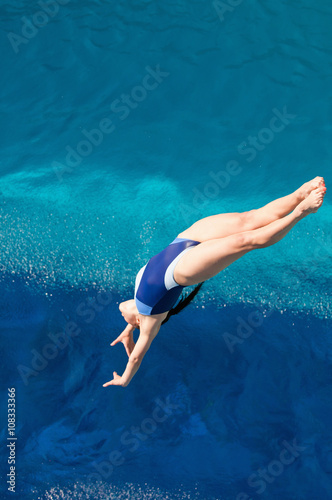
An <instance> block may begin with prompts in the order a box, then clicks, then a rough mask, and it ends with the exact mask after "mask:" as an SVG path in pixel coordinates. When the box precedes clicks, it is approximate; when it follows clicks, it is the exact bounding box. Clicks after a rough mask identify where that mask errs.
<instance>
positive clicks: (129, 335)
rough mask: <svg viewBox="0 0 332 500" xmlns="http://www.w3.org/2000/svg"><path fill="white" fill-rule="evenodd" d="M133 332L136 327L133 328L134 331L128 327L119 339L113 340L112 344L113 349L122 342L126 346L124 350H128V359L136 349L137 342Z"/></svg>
mask: <svg viewBox="0 0 332 500" xmlns="http://www.w3.org/2000/svg"><path fill="white" fill-rule="evenodd" d="M133 331H134V327H132V329H130V328H128V327H127V328H126V329H125V330H124V331H123V332H122V333H121V334H120V335H119V336H118V338H117V339H115V340H113V342H112V343H111V346H112V347H113V346H114V345H116V344H118V343H119V342H122V344H123V345H124V348H125V349H126V353H127V355H128V358H129V356H130V355H131V353H132V352H133V350H134V347H135V342H134V338H133Z"/></svg>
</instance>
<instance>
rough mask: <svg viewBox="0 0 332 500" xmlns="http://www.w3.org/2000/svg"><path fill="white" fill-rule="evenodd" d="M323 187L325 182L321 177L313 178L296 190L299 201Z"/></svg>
mask: <svg viewBox="0 0 332 500" xmlns="http://www.w3.org/2000/svg"><path fill="white" fill-rule="evenodd" d="M321 186H325V181H324V178H323V177H315V178H314V179H312V180H311V181H309V182H306V183H305V184H303V186H301V187H300V188H299V189H298V193H299V196H300V198H301V200H304V199H305V198H307V196H309V194H310V193H311V192H312V191H313V190H314V189H317V188H318V187H321Z"/></svg>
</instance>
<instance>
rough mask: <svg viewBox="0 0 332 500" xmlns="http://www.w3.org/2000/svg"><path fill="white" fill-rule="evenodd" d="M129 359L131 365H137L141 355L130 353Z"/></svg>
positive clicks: (139, 362)
mask: <svg viewBox="0 0 332 500" xmlns="http://www.w3.org/2000/svg"><path fill="white" fill-rule="evenodd" d="M129 361H130V363H131V364H133V365H136V366H139V365H140V364H141V361H142V357H141V356H133V355H132V354H131V355H130V356H129Z"/></svg>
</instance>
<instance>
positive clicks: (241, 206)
mask: <svg viewBox="0 0 332 500" xmlns="http://www.w3.org/2000/svg"><path fill="white" fill-rule="evenodd" d="M235 3H237V4H238V5H237V6H235V5H234V4H235ZM221 4H222V2H219V3H218V2H217V3H216V2H215V3H213V2H203V1H201V0H199V1H198V0H197V1H192V2H183V1H181V2H180V1H177V2H174V1H173V2H172V1H167V2H163V3H162V4H161V3H159V2H151V1H144V2H139V3H137V2H136V3H135V2H122V3H111V2H105V1H101V0H100V1H97V0H95V1H85V2H77V1H74V0H70V1H67V2H66V1H64V0H62V1H61V2H58V3H50V4H47V3H46V2H45V3H42V4H38V3H35V2H32V3H31V2H26V1H14V2H11V3H9V2H4V3H2V4H1V7H0V14H1V16H0V19H1V25H0V26H1V32H2V37H1V41H0V43H1V54H2V63H3V71H2V72H1V74H0V79H1V91H2V96H3V100H2V102H3V105H2V109H1V125H2V133H1V134H0V145H1V152H2V154H1V159H0V172H1V177H0V196H1V198H0V215H1V221H2V225H1V229H2V230H1V239H2V245H1V249H0V252H1V253H0V264H1V271H2V272H1V283H0V286H1V294H0V297H1V299H0V300H1V304H0V307H1V320H0V321H1V345H2V348H3V349H5V352H6V357H5V359H4V361H3V366H2V367H1V376H2V380H3V381H4V385H3V397H2V402H3V405H4V406H3V408H2V411H1V418H2V419H4V422H5V419H6V407H7V394H6V389H7V386H8V387H15V388H16V392H17V437H18V446H17V471H18V472H17V489H18V490H19V491H21V496H22V498H34V499H35V498H52V499H56V498H70V497H71V496H73V495H76V498H105V497H107V495H108V497H110V498H113V497H114V498H171V499H173V498H174V499H180V498H195V499H196V498H203V499H211V500H212V499H216V498H218V499H223V500H224V499H225V500H228V499H236V500H248V499H249V498H251V497H253V498H262V499H280V498H283V499H284V500H287V499H288V498H292V499H293V498H298V499H306V500H307V499H308V500H309V499H310V500H311V499H313V498H315V499H316V498H318V499H325V498H329V497H330V496H331V488H332V481H331V471H332V458H331V456H332V455H331V453H332V452H331V449H332V448H331V446H332V445H331V430H332V429H331V424H330V420H331V418H330V416H331V411H332V408H331V385H330V378H331V375H330V373H331V352H332V343H331V308H330V297H331V256H332V239H331V238H332V235H331V218H332V210H331V195H330V193H329V191H328V192H327V195H326V197H325V201H324V205H323V207H322V209H321V210H320V211H319V212H318V213H317V214H315V215H313V216H311V217H308V218H306V219H305V220H303V221H301V222H300V223H299V224H298V225H297V226H296V227H295V228H294V229H293V230H292V232H291V233H290V234H289V235H288V236H287V238H286V239H285V240H283V241H282V242H280V243H279V244H278V245H276V246H274V247H271V248H268V249H264V250H263V251H259V252H256V253H252V254H250V255H247V256H246V257H244V258H243V259H241V260H240V261H238V262H236V263H235V264H233V265H232V266H231V267H230V268H229V269H227V270H225V272H223V273H222V274H221V275H219V276H217V277H215V278H214V279H212V280H210V281H209V282H208V283H206V285H205V287H204V288H203V289H202V292H201V293H200V295H199V297H198V298H197V299H196V300H195V302H194V304H192V306H191V307H190V308H189V309H187V310H186V311H184V312H183V313H182V314H181V317H179V318H176V320H175V319H173V320H172V321H170V322H169V323H168V324H167V326H166V325H165V327H163V330H162V331H161V332H160V334H159V335H158V337H157V339H156V340H155V341H154V344H153V347H152V348H151V351H150V352H149V354H148V355H147V357H146V359H145V360H144V364H143V365H142V368H141V369H140V372H139V373H138V374H137V375H136V377H135V379H134V380H133V382H132V383H131V384H130V386H129V387H127V388H126V389H125V390H121V389H117V388H110V389H109V390H107V391H106V390H105V389H103V388H102V387H101V385H102V383H103V382H105V381H106V380H109V378H110V376H111V373H112V371H113V369H116V370H118V371H119V372H121V370H123V367H124V364H125V356H124V353H122V351H121V349H120V348H118V347H119V346H117V347H114V348H112V349H111V348H110V347H109V343H110V341H112V340H113V339H114V338H115V336H116V335H117V334H118V333H119V331H121V328H123V326H124V325H123V321H122V318H121V316H120V317H119V312H118V310H117V308H118V303H119V301H120V300H124V299H129V298H131V297H132V294H133V286H134V279H135V275H136V273H137V271H138V270H139V269H140V268H141V267H142V266H143V265H144V264H145V262H146V261H147V259H148V258H149V257H151V256H152V255H154V254H155V253H157V252H158V251H160V250H161V249H162V248H163V247H164V246H165V245H167V244H168V243H169V242H170V241H172V240H173V239H174V238H175V236H176V235H177V234H178V233H180V232H181V231H183V230H184V229H185V228H186V227H187V226H188V225H190V224H191V223H192V222H194V221H195V220H196V219H198V218H201V217H204V216H207V215H211V214H215V213H220V212H229V211H242V210H248V209H251V208H258V207H259V206H262V205H263V204H265V203H267V202H269V201H271V200H272V199H274V198H276V197H279V196H283V195H286V194H288V193H289V192H291V191H292V190H294V189H296V188H297V187H298V186H299V185H301V184H302V183H303V182H305V181H307V180H309V179H310V178H312V177H315V176H316V175H322V176H324V177H325V181H326V185H327V187H328V188H329V186H330V185H332V184H331V181H332V175H331V151H330V147H329V146H330V137H331V119H330V117H331V77H332V73H331V62H330V56H331V51H332V36H331V30H330V26H331V18H332V8H331V5H330V3H329V2H328V1H327V0H321V1H320V2H318V3H317V2H316V3H315V2H313V0H302V1H301V2H300V1H292V2H291V5H289V4H288V3H286V2H279V3H277V4H276V3H275V2H272V1H271V0H268V1H265V2H261V1H249V0H247V1H243V2H233V3H232V2H229V3H228V4H227V2H224V4H223V5H224V7H222V5H221ZM225 5H226V6H227V5H228V7H225ZM42 6H43V12H44V14H41V13H40V12H42ZM45 12H48V14H46V13H45ZM30 22H33V23H34V25H31V24H29V23H30ZM38 24H39V25H40V24H44V26H43V27H36V25H38ZM19 37H21V38H19ZM216 179H218V181H216ZM91 303H92V304H96V303H97V304H98V308H99V309H97V310H95V315H94V316H93V315H92V313H90V315H88V314H87V313H85V315H84V314H83V313H82V311H83V310H84V311H85V312H86V311H87V310H88V309H89V310H90V311H91ZM82 304H83V305H82ZM79 307H80V309H78V308H79ZM258 310H259V311H263V313H264V316H263V319H261V320H260V321H258V323H257V318H256V323H255V320H254V315H255V314H257V311H258ZM239 318H240V319H239ZM90 319H91V321H90ZM68 321H73V322H75V323H76V324H77V325H79V328H80V333H79V334H78V335H77V336H75V337H73V338H72V339H71V340H70V342H69V343H68V345H66V346H65V347H64V348H63V349H60V348H59V349H58V351H57V353H56V355H55V357H54V358H53V359H50V360H49V362H48V364H47V366H45V368H43V369H41V370H40V372H38V375H37V376H29V377H28V379H27V380H26V379H25V378H24V376H22V371H21V372H20V370H19V369H18V366H20V365H24V366H28V367H31V360H32V357H33V354H32V353H31V350H34V349H35V350H36V351H38V352H39V353H40V352H42V350H43V348H44V347H45V345H47V344H48V343H49V342H50V337H49V335H50V334H51V335H52V334H55V333H59V332H60V331H62V332H63V330H64V329H65V327H66V325H67V324H68ZM244 323H245V324H246V325H247V326H243V325H244ZM241 325H242V328H243V329H244V330H241ZM254 325H256V326H254ZM239 329H240V330H239ZM239 331H240V333H241V332H242V334H244V335H246V336H247V338H246V339H245V340H244V339H243V338H241V337H239V336H237V335H238V333H237V332H239ZM228 335H233V337H229V336H228ZM234 336H235V337H236V336H237V337H236V338H237V339H238V341H234ZM230 338H231V339H232V341H231V343H230V341H229V339H230ZM227 339H228V342H227ZM239 339H240V340H239ZM232 342H235V343H234V344H232ZM36 351H34V352H36ZM24 382H26V384H25V383H24ZM167 396H169V397H170V400H171V401H173V404H174V405H175V406H177V408H176V409H174V411H173V412H171V414H170V415H169V416H168V417H169V418H167V419H166V420H165V423H163V422H162V423H160V424H158V425H157V427H156V429H155V430H154V431H153V432H151V433H150V434H148V433H145V434H144V436H145V437H146V436H148V438H147V439H143V438H142V439H140V441H139V443H140V446H139V447H138V449H137V450H134V451H131V447H130V446H129V445H128V444H124V443H123V442H122V441H121V436H122V434H123V433H124V432H129V431H128V429H131V427H132V426H141V424H142V422H144V420H145V419H147V418H151V415H153V411H154V409H155V405H156V402H155V401H156V399H158V398H159V399H162V400H163V401H164V400H165V398H167ZM175 402H176V404H175ZM2 437H3V439H5V438H6V437H7V435H6V434H5V433H3V434H2ZM294 439H296V440H297V441H296V442H297V443H299V445H301V446H302V447H303V448H305V450H304V451H302V452H301V453H300V455H299V456H298V457H294V458H296V460H294V463H292V464H289V465H288V466H286V465H285V466H284V469H283V471H282V472H280V474H279V475H277V474H276V475H275V476H273V475H272V479H273V481H271V482H268V481H267V480H264V481H265V486H266V488H265V489H264V491H262V492H258V490H259V486H258V485H257V484H256V486H253V485H250V484H248V478H249V477H250V476H251V475H252V474H258V473H257V471H258V470H259V469H260V468H264V467H268V465H269V464H270V463H271V461H273V460H277V459H278V457H279V456H280V453H281V452H282V450H283V449H284V446H285V445H284V444H283V442H284V441H287V443H292V442H293V440H294ZM132 447H134V445H132ZM118 449H120V450H121V453H122V454H123V457H125V461H124V463H123V464H121V465H119V466H116V467H114V471H113V472H112V473H111V474H109V475H107V474H108V472H109V470H108V469H107V467H106V466H105V467H106V468H105V469H104V472H105V471H106V469H107V470H108V472H107V471H106V472H105V473H104V475H102V474H100V477H99V478H98V476H94V477H92V476H91V474H92V473H95V474H97V473H99V472H97V469H98V464H99V465H100V463H101V462H105V461H108V462H109V458H108V457H109V453H110V452H111V451H112V450H118ZM6 456H7V454H6V452H5V453H4V457H6ZM93 464H94V465H93ZM98 470H99V469H98ZM271 470H272V469H271ZM7 472H8V466H7V464H6V461H5V458H4V459H2V462H1V473H3V477H5V475H6V474H7ZM270 478H271V475H270ZM96 479H100V480H101V483H95V480H96ZM260 481H263V480H262V479H260ZM256 483H257V481H256ZM260 486H261V487H262V484H260ZM1 487H2V488H4V491H6V485H5V482H4V481H2V485H1ZM74 488H76V489H75V491H74ZM60 491H64V492H65V493H63V495H64V496H61V493H60ZM127 491H130V493H127ZM4 494H5V493H4ZM241 494H242V498H241ZM111 495H113V497H112V496H111ZM126 495H127V496H126ZM167 495H168V497H167Z"/></svg>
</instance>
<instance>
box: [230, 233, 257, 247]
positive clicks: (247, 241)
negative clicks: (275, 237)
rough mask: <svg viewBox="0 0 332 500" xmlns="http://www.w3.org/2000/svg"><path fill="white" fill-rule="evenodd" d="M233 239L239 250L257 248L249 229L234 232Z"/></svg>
mask: <svg viewBox="0 0 332 500" xmlns="http://www.w3.org/2000/svg"><path fill="white" fill-rule="evenodd" d="M234 239H235V245H236V247H237V248H238V249H239V250H240V251H248V250H253V249H254V248H258V247H257V246H255V241H254V239H253V235H252V234H251V231H244V232H242V233H238V234H235V235H234Z"/></svg>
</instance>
